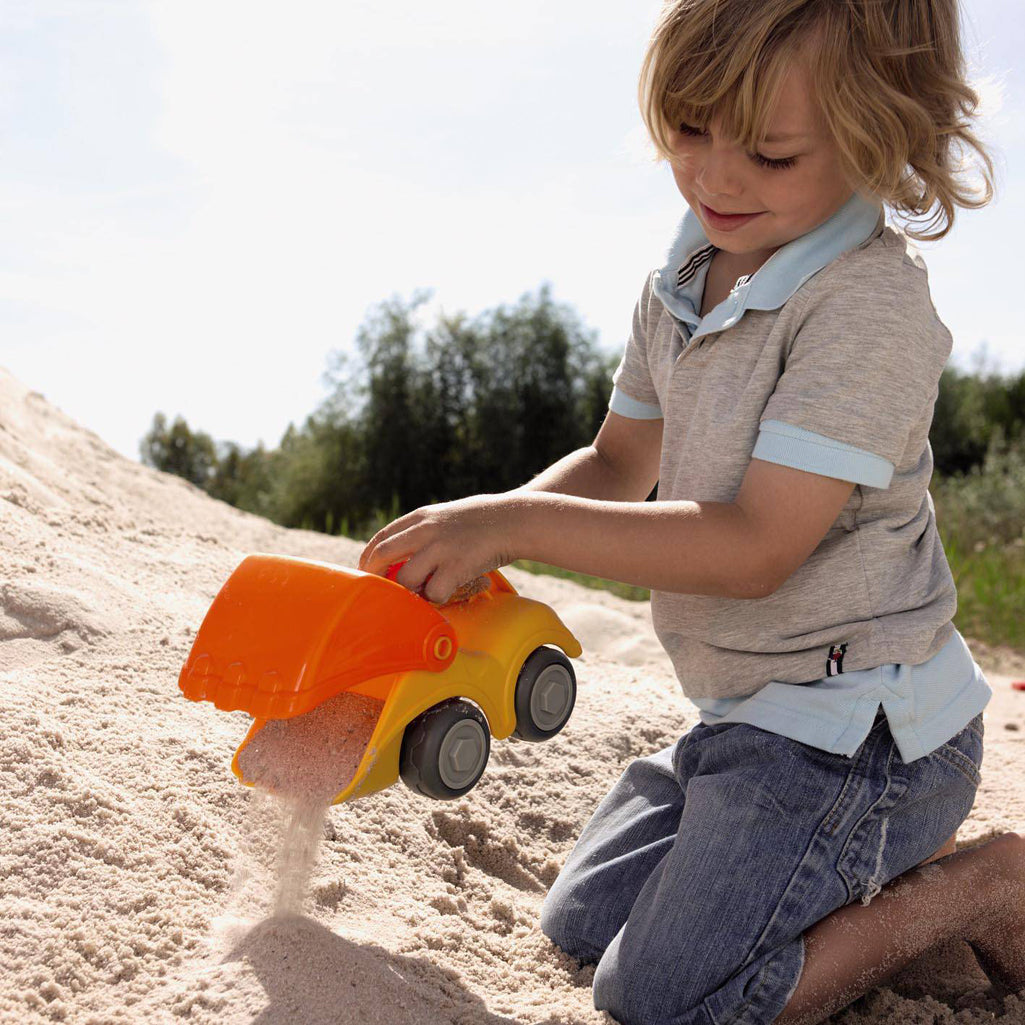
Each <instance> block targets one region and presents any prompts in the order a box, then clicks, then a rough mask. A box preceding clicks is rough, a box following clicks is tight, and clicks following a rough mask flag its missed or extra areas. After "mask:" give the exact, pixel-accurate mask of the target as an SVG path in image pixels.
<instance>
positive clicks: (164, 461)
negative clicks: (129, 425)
mask: <svg viewBox="0 0 1025 1025" xmlns="http://www.w3.org/2000/svg"><path fill="white" fill-rule="evenodd" d="M139 455H140V456H141V459H142V463H143V465H145V466H152V467H155V468H156V469H158V470H163V471H164V472H165V473H173V474H175V475H176V476H178V477H184V478H185V480H187V481H189V482H191V483H192V484H195V485H196V486H197V487H201V488H205V487H206V486H207V485H208V483H209V481H210V477H211V475H212V473H213V472H214V464H215V462H216V458H217V457H216V453H215V450H214V443H213V440H212V439H211V437H210V435H209V434H204V433H203V432H202V431H197V432H195V433H193V432H192V431H190V430H189V426H188V424H187V423H186V422H185V420H184V418H182V417H180V416H177V417H175V419H174V423H173V424H172V425H171V426H170V427H168V426H167V418H166V417H165V416H164V414H163V413H156V414H155V415H154V417H153V423H152V425H151V426H150V429H149V431H148V432H147V433H146V434H145V436H144V437H143V439H142V441H141V442H140V443H139Z"/></svg>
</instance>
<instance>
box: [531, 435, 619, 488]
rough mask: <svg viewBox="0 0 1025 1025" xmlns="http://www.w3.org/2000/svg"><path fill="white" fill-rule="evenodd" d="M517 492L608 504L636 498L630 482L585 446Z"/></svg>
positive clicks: (596, 451)
mask: <svg viewBox="0 0 1025 1025" xmlns="http://www.w3.org/2000/svg"><path fill="white" fill-rule="evenodd" d="M515 491H516V492H521V491H529V492H535V491H544V492H549V493H556V494H560V495H576V496H578V497H579V498H594V499H603V500H605V501H608V502H628V501H630V499H631V497H632V496H631V494H630V491H629V485H628V482H626V481H624V480H623V478H622V477H621V476H620V474H618V473H616V471H615V470H614V469H613V468H612V467H611V466H610V465H609V463H608V462H606V460H604V459H603V458H602V457H601V454H600V453H599V452H598V450H597V449H596V448H594V447H593V446H592V445H585V446H584V447H583V448H578V449H576V450H575V451H573V452H570V453H569V454H568V455H565V456H563V457H562V458H561V459H560V460H559V461H558V462H555V463H552V465H551V466H549V467H548V468H547V469H546V470H542V471H541V472H540V473H539V474H538V475H537V476H536V477H534V478H533V480H531V481H529V482H528V483H527V484H524V485H523V486H522V487H519V488H516V489H515Z"/></svg>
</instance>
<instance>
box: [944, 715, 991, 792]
mask: <svg viewBox="0 0 1025 1025" xmlns="http://www.w3.org/2000/svg"><path fill="white" fill-rule="evenodd" d="M981 723H982V716H981V714H980V715H978V716H976V718H975V719H973V720H972V721H971V722H970V723H969V724H968V725H967V726H965V728H964V729H963V730H961V732H960V733H958V734H956V735H955V736H953V737H951V738H950V740H948V741H947V742H946V743H945V744H941V745H940V746H939V747H938V748H937V749H936V751H935V752H934V753H935V754H936V755H937V756H939V757H940V758H942V759H943V760H944V761H945V762H946V763H947V764H948V765H951V766H953V767H954V768H955V769H957V770H958V771H959V772H960V773H961V775H963V776H964V777H965V779H967V780H968V782H969V783H971V784H972V786H973V787H978V786H979V784H980V783H981V782H982V772H981V769H982V749H983V735H982V727H981Z"/></svg>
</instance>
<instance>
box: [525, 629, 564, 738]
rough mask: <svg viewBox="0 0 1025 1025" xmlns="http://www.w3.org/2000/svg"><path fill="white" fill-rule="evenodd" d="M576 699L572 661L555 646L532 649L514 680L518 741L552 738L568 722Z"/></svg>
mask: <svg viewBox="0 0 1025 1025" xmlns="http://www.w3.org/2000/svg"><path fill="white" fill-rule="evenodd" d="M576 699H577V678H576V674H575V673H574V672H573V664H572V663H571V662H570V660H569V659H568V658H566V656H565V655H564V654H563V653H562V652H561V651H559V650H558V649H556V648H546V647H541V648H535V649H534V650H533V651H532V652H531V653H530V654H529V655H528V656H527V658H526V660H525V661H524V663H523V668H522V669H520V675H519V679H517V681H516V696H515V699H514V700H515V707H516V729H514V730H513V736H514V737H519V739H520V740H532V741H541V740H547V739H548V738H549V737H554V736H555V734H556V733H558V732H559V730H561V729H562V728H563V726H565V725H566V723H567V722H568V721H569V717H570V714H571V713H572V711H573V705H574V704H575V703H576Z"/></svg>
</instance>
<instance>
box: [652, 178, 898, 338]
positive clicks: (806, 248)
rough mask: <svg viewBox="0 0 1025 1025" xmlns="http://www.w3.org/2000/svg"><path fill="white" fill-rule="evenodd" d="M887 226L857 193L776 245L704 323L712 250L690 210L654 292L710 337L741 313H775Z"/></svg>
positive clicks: (874, 206)
mask: <svg viewBox="0 0 1025 1025" xmlns="http://www.w3.org/2000/svg"><path fill="white" fill-rule="evenodd" d="M885 223H886V219H885V215H884V213H883V209H882V206H881V205H880V204H879V203H878V202H870V201H869V200H867V199H865V198H863V197H862V196H860V195H859V194H858V193H857V192H855V193H854V194H853V195H852V196H851V198H850V199H848V200H847V202H846V203H844V205H843V206H841V207H840V209H839V210H837V211H836V213H834V214H833V215H832V217H830V218H828V219H827V220H825V221H823V222H822V223H821V224H819V225H818V226H817V227H815V228H812V230H811V231H808V232H805V234H803V235H799V236H798V237H797V238H795V239H792V240H791V241H790V242H788V243H787V244H786V245H783V246H780V248H779V249H777V250H776V252H774V253H773V254H772V256H770V257H769V259H768V260H766V261H765V263H763V264H762V265H761V267H759V268H758V270H757V271H755V273H754V274H752V275H745V276H744V277H742V278H740V279H739V280H738V283H737V285H736V286H734V289H733V291H731V292H730V294H729V296H728V297H727V298H726V299H724V300H723V301H722V302H721V303H719V305H718V306H716V307H715V309H713V310H709V312H708V314H707V315H706V316H705V318H704V320H702V318H701V317H699V316H698V312H697V311H698V310H699V309H700V299H701V292H702V290H703V284H704V277H705V274H706V273H707V270H708V263H709V261H710V260H711V258H712V256H714V255H715V252H716V248H715V246H713V245H712V243H711V242H709V240H708V236H707V235H706V234H705V231H704V228H702V227H701V222H700V221H699V220H698V217H697V215H696V214H695V213H694V211H693V210H691V209H690V208H688V209H687V212H686V213H685V214H684V216H683V220H682V221H681V222H680V225H679V227H678V228H677V230H676V236H675V238H674V239H673V242H672V245H671V246H670V247H669V255H668V258H667V260H666V264H665V266H664V267H662V268H661V269H660V270H657V271H656V272H655V275H654V278H653V281H652V289H653V291H654V292H655V294H656V295H657V296H658V297H659V299H661V300H662V303H663V304H664V305H665V307H666V309H668V310H669V312H670V313H671V314H672V315H673V316H674V317H676V319H677V320H680V321H683V322H684V323H685V324H687V325H689V326H692V327H698V325H699V324H700V329H699V330H698V331H696V332H694V334H695V335H697V334H701V335H705V334H711V333H712V332H713V331H721V330H723V329H724V328H727V327H732V326H733V325H734V324H735V323H736V322H737V321H738V320H740V318H741V317H742V316H743V315H744V311H745V310H748V309H753V310H775V309H778V308H779V307H780V306H782V305H783V303H785V302H786V301H787V300H788V299H789V298H790V297H791V296H792V295H793V294H794V292H796V291H797V289H798V288H800V287H801V285H803V284H804V282H805V281H807V280H808V278H810V277H811V276H812V275H813V274H815V273H817V272H818V271H820V270H821V269H822V268H823V267H825V266H826V264H828V263H830V262H831V261H833V260H835V259H836V258H837V257H838V256H840V255H841V254H842V253H845V252H847V250H848V249H853V248H854V247H855V246H858V245H860V244H861V243H862V242H865V241H866V240H867V239H869V238H871V237H875V236H877V235H879V234H880V233H881V232H882V231H883V228H884V226H885ZM699 286H700V287H699ZM692 337H693V336H692Z"/></svg>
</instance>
